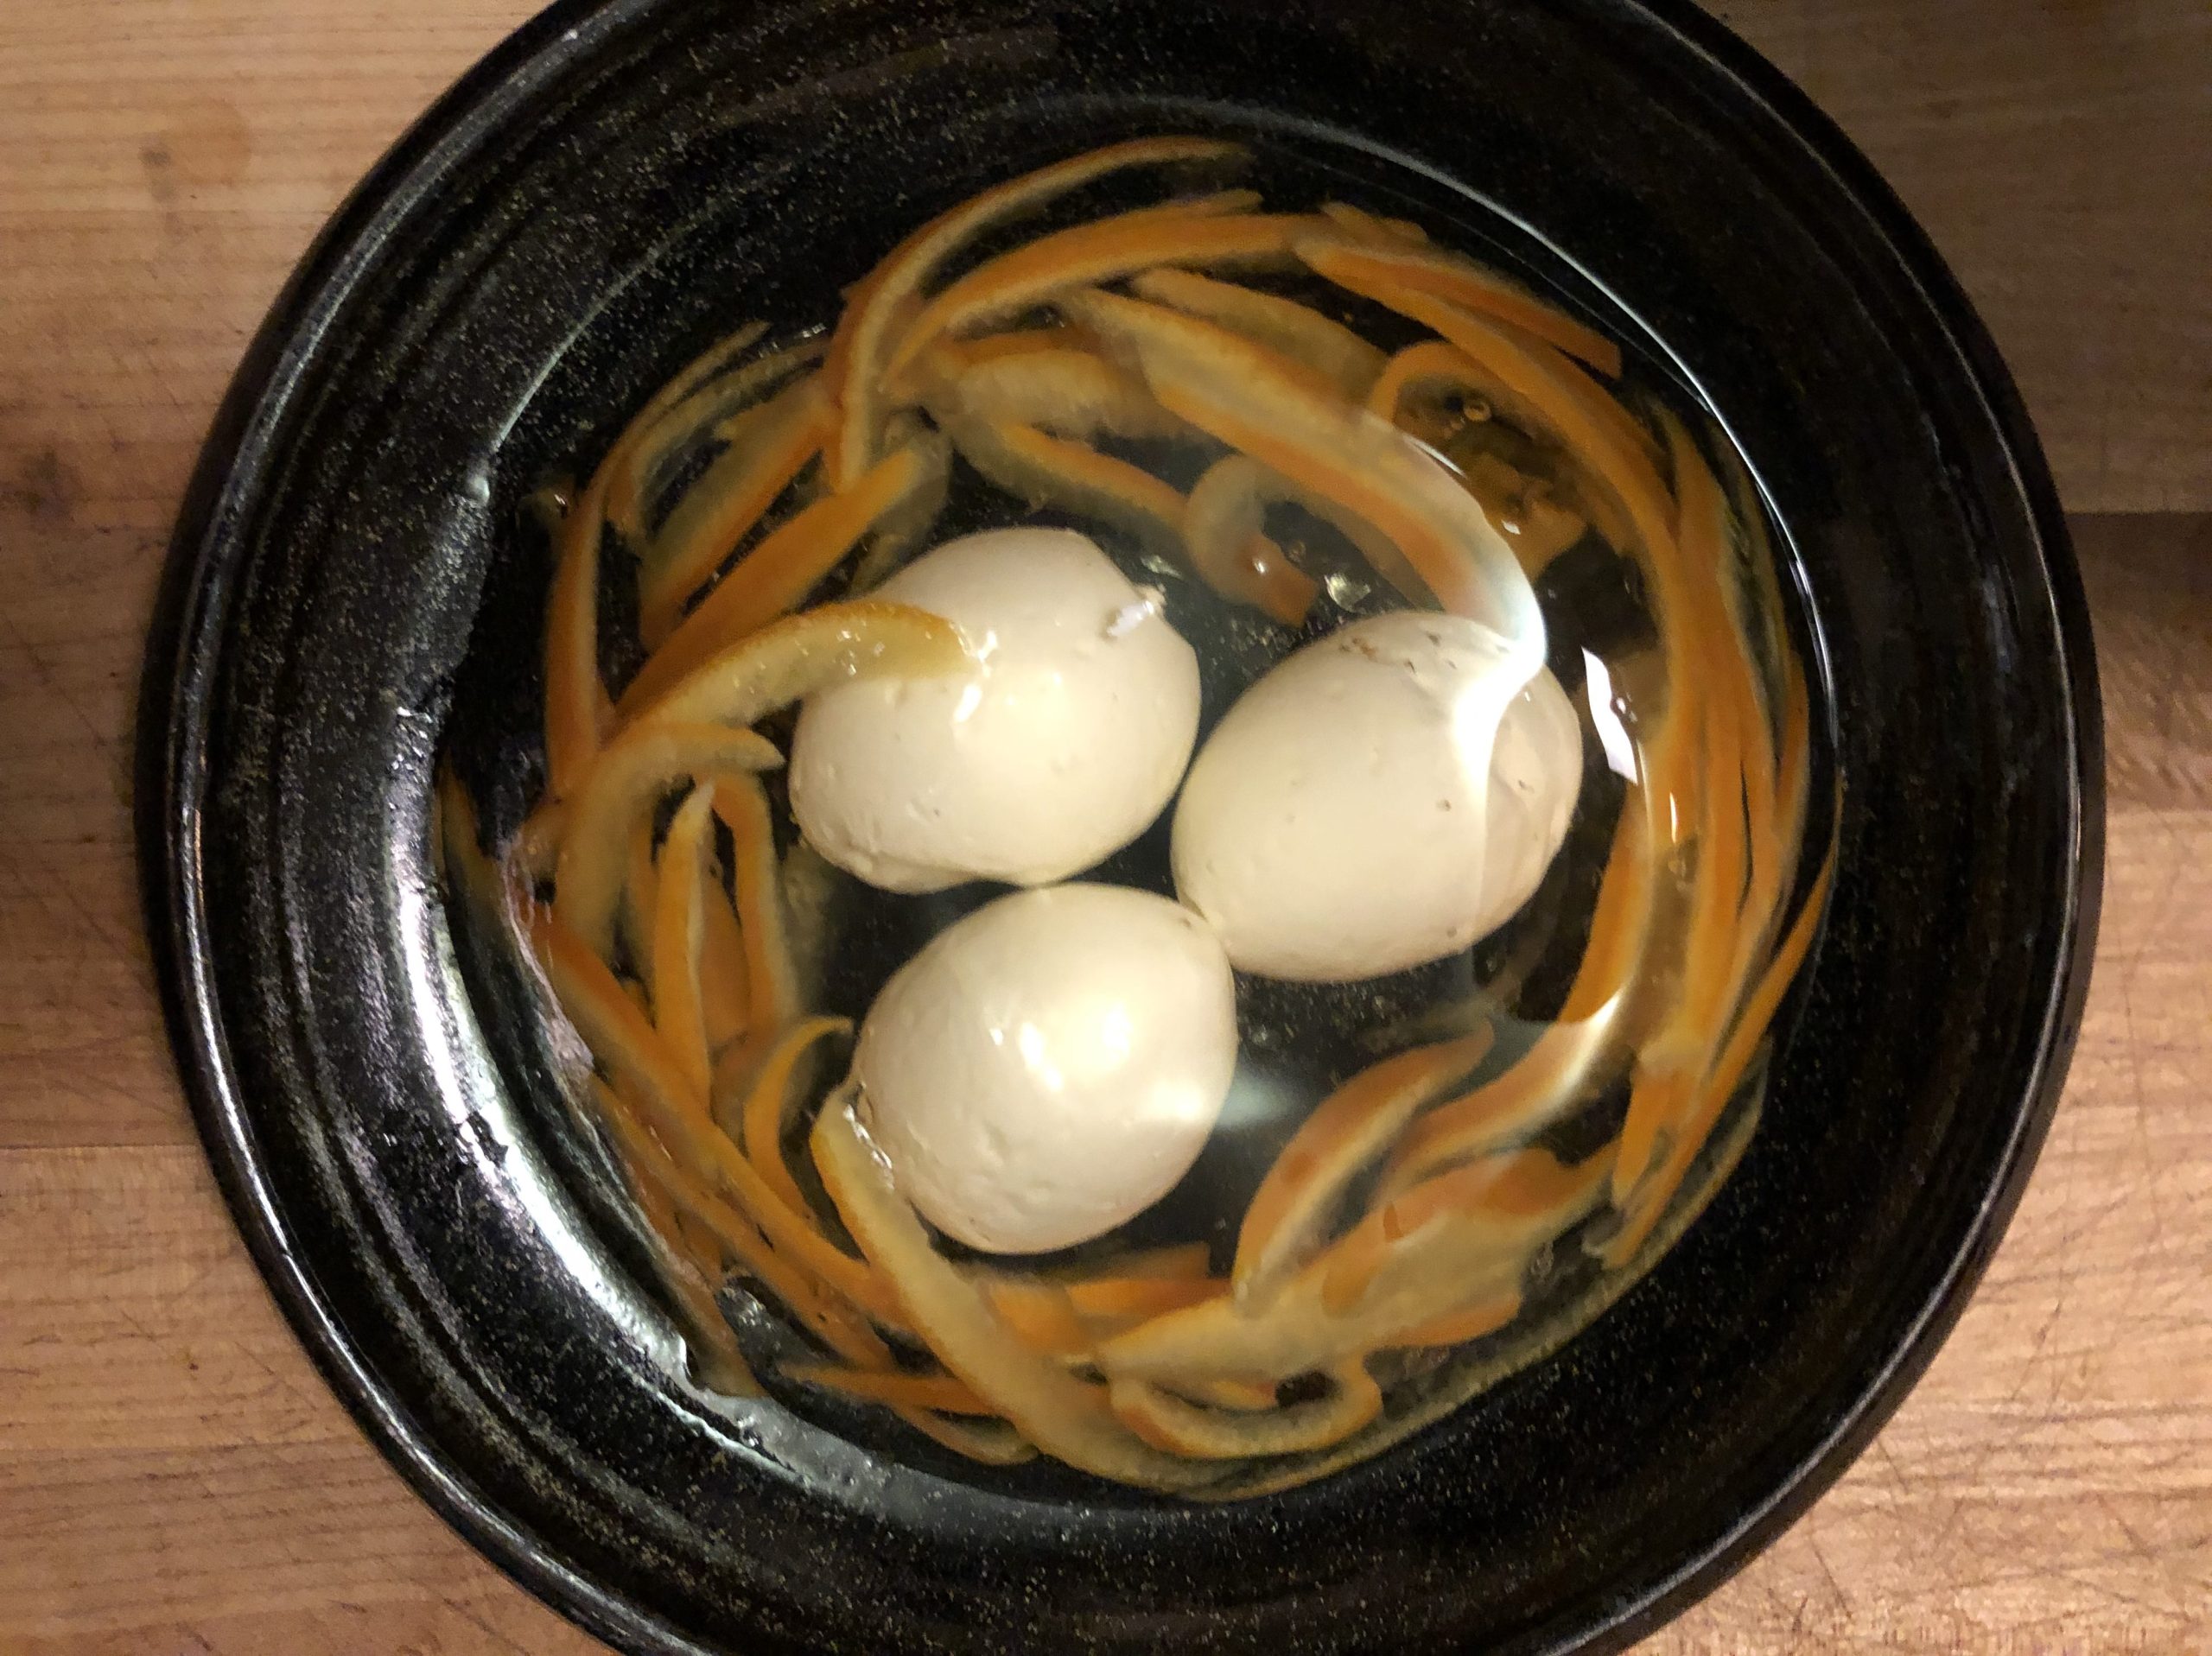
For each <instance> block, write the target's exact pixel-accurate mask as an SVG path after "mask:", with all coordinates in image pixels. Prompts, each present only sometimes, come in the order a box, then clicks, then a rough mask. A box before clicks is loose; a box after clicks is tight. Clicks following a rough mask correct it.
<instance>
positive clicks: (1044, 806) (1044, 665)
mask: <svg viewBox="0 0 2212 1656" xmlns="http://www.w3.org/2000/svg"><path fill="white" fill-rule="evenodd" d="M877 595H878V596H880V597H881V598H883V599H885V600H889V601H892V602H895V603H900V604H911V605H913V606H916V607H917V608H919V609H925V610H927V611H929V612H931V613H932V614H935V615H939V616H942V617H944V619H946V620H948V621H950V622H952V623H953V624H954V625H956V626H957V627H958V628H959V629H960V631H961V632H962V633H963V636H964V637H965V638H967V640H968V643H969V648H970V650H972V652H973V653H974V654H975V656H976V664H975V666H974V667H973V668H971V669H969V670H968V671H966V672H963V673H958V674H949V675H946V676H943V677H938V678H927V679H906V678H899V677H895V676H885V677H877V678H867V679H857V680H855V681H853V682H849V683H845V684H841V685H839V686H837V687H836V688H833V689H829V690H825V691H823V692H822V693H821V694H820V695H816V696H813V697H811V698H810V700H809V701H807V704H806V707H805V710H804V712H803V713H802V714H801V715H800V718H799V721H798V733H797V735H796V737H795V739H794V740H793V743H792V746H791V814H792V815H793V816H795V817H796V818H797V819H798V825H799V828H800V829H801V831H802V832H804V834H805V835H806V837H807V839H808V840H809V841H811V842H812V843H813V845H814V847H815V848H816V849H817V850H818V851H820V852H821V853H822V854H823V856H824V857H826V858H828V859H829V860H830V861H831V862H833V863H835V864H836V865H837V866H839V867H841V868H843V869H845V870H847V871H848V872H851V873H854V874H857V875H858V876H860V878H861V879H864V880H867V881H868V882H869V883H870V884H871V885H878V886H880V887H882V888H883V889H885V890H887V891H942V890H943V889H944V888H945V887H946V886H948V885H959V884H960V883H961V882H962V881H963V880H969V879H996V880H1005V881H1007V882H1008V883H1009V884H1012V885H1047V884H1050V883H1051V882H1052V881H1053V880H1057V879H1065V878H1066V877H1067V876H1069V875H1070V874H1073V873H1077V872H1081V871H1082V870H1084V869H1085V868H1089V867H1090V866H1092V865H1093V864H1095V863H1097V862H1099V861H1101V860H1103V859H1105V858H1106V857H1109V856H1110V855H1112V854H1113V853H1115V852H1116V851H1118V850H1120V849H1121V848H1122V847H1123V846H1125V845H1127V844H1128V842H1129V841H1131V840H1134V839H1135V838H1136V836H1137V835H1138V834H1141V833H1142V832H1143V831H1144V830H1145V828H1147V827H1148V826H1149V825H1150V824H1151V822H1153V820H1154V818H1155V817H1157V816H1158V815H1160V811H1161V809H1163V808H1164V807H1165V806H1166V803H1167V802H1168V800H1169V799H1170V798H1171V797H1172V796H1173V794H1174V792H1175V784H1176V783H1177V781H1178V780H1179V779H1180V777H1182V774H1183V768H1184V766H1185V765H1187V764H1188V763H1189V762H1190V758H1191V746H1192V742H1193V741H1194V740H1195V739H1196V738H1197V734H1198V657H1196V656H1195V655H1193V654H1192V650H1191V646H1190V645H1189V644H1186V643H1185V642H1184V640H1183V638H1182V636H1181V635H1180V634H1179V633H1178V632H1177V631H1175V629H1174V628H1173V627H1172V626H1170V625H1168V622H1167V618H1166V614H1165V612H1163V610H1162V608H1161V605H1160V595H1159V594H1158V593H1155V592H1153V591H1150V590H1149V589H1147V588H1142V587H1136V586H1135V585H1133V584H1131V582H1130V581H1129V580H1128V577H1127V576H1125V575H1124V574H1122V572H1121V571H1120V570H1119V569H1117V568H1115V567H1114V564H1113V563H1112V562H1111V561H1110V560H1109V559H1108V557H1107V556H1106V555H1105V554H1104V553H1103V552H1101V551H1100V550H1099V549H1098V548H1097V547H1096V545H1094V544H1093V543H1092V542H1090V539H1088V538H1087V537H1086V536H1082V535H1078V534H1076V533H1075V532H1073V531H1072V530H1053V529H1010V530H998V531H995V532H993V533H990V534H985V535H971V536H967V537H966V538H964V539H962V540H957V541H950V542H946V543H945V544H944V545H943V546H940V547H938V548H937V549H935V550H934V551H932V552H930V553H927V554H926V555H924V556H922V557H920V558H918V559H917V560H916V561H915V562H913V563H912V564H910V565H909V566H907V567H906V568H905V569H902V570H900V571H899V573H898V574H895V575H893V577H892V578H891V579H890V580H889V581H886V582H885V583H884V584H883V586H882V587H881V588H880V591H879V593H878V594H877Z"/></svg>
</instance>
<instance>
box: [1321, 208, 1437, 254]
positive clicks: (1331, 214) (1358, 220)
mask: <svg viewBox="0 0 2212 1656" xmlns="http://www.w3.org/2000/svg"><path fill="white" fill-rule="evenodd" d="M1320 213H1321V216H1322V217H1323V218H1324V219H1327V220H1328V221H1329V222H1330V223H1331V224H1332V225H1335V226H1336V227H1337V229H1338V231H1339V232H1342V233H1343V234H1344V235H1346V236H1348V237H1349V238H1351V239H1352V240H1353V241H1356V242H1357V243H1359V244H1362V245H1363V246H1377V247H1404V246H1408V245H1410V246H1414V247H1422V246H1426V245H1427V242H1428V232H1427V231H1426V230H1423V229H1422V228H1421V226H1420V225H1417V224H1415V223H1414V221H1413V220H1412V219H1385V218H1383V217H1382V216H1380V215H1379V214H1376V213H1370V212H1368V211H1367V210H1366V208H1364V207H1356V206H1352V205H1351V203H1350V202H1349V201H1324V202H1323V203H1321V206H1320Z"/></svg>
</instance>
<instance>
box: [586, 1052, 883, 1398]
mask: <svg viewBox="0 0 2212 1656" xmlns="http://www.w3.org/2000/svg"><path fill="white" fill-rule="evenodd" d="M594 1095H595V1096H596V1097H597V1099H598V1101H599V1106H600V1112H601V1120H602V1121H604V1122H605V1123H606V1125H607V1131H608V1134H609V1136H610V1137H612V1138H613V1140H614V1143H615V1146H616V1148H617V1149H618V1150H620V1152H621V1155H622V1159H623V1162H624V1164H625V1166H626V1168H627V1170H628V1171H629V1173H630V1175H631V1178H632V1183H633V1185H635V1187H636V1188H638V1189H640V1190H653V1191H656V1192H658V1194H659V1196H661V1197H662V1198H664V1200H665V1201H666V1202H669V1203H671V1204H672V1205H673V1207H674V1208H675V1209H676V1210H677V1212H678V1213H679V1214H680V1215H681V1216H682V1217H683V1218H685V1219H688V1220H690V1221H691V1222H692V1223H693V1224H694V1225H696V1226H697V1227H699V1228H703V1229H704V1230H705V1231H706V1232H707V1233H708V1234H709V1235H711V1236H712V1237H713V1238H714V1240H715V1243H716V1244H717V1245H718V1246H719V1247H720V1248H721V1251H722V1252H724V1253H727V1254H728V1257H729V1258H731V1259H734V1260H735V1261H736V1262H737V1265H738V1267H739V1269H741V1271H743V1272H746V1274H747V1275H748V1276H751V1277H753V1278H754V1279H755V1280H757V1281H758V1282H759V1283H760V1285H761V1286H762V1287H763V1288H765V1289H766V1291H768V1292H769V1293H771V1294H772V1295H774V1296H775V1298H776V1301H777V1303H778V1304H779V1305H781V1306H782V1307H783V1308H784V1310H786V1311H787V1312H789V1313H790V1314H791V1317H793V1318H794V1319H795V1320H796V1321H797V1322H798V1324H799V1326H800V1327H801V1328H803V1329H805V1330H806V1331H807V1332H808V1333H810V1334H811V1335H812V1336H814V1337H815V1338H816V1339H817V1340H819V1341H821V1342H822V1343H823V1344H824V1345H826V1346H827V1347H829V1349H830V1350H832V1351H834V1352H836V1354H837V1355H839V1356H841V1357H842V1358H844V1359H845V1360H846V1361H848V1362H850V1363H853V1364H855V1365H856V1366H858V1367H880V1366H882V1365H887V1364H888V1363H889V1362H890V1361H891V1352H890V1348H889V1347H887V1346H886V1345H885V1344H884V1343H883V1342H882V1340H880V1338H879V1337H877V1336H876V1334H875V1331H874V1329H871V1328H869V1326H868V1323H867V1321H866V1320H865V1319H864V1318H863V1317H861V1316H860V1315H859V1314H858V1313H857V1312H856V1311H855V1309H854V1308H853V1307H852V1306H851V1305H849V1304H846V1303H845V1302H844V1301H843V1300H842V1299H839V1298H836V1296H834V1295H831V1294H829V1293H826V1292H824V1291H823V1288H822V1286H821V1285H820V1284H818V1283H817V1281H816V1280H815V1279H814V1278H812V1277H810V1276H809V1275H808V1273H807V1272H805V1270H804V1269H803V1268H802V1267H801V1266H798V1265H797V1264H795V1263H793V1262H792V1261H791V1260H789V1259H785V1257H784V1256H783V1255H782V1254H781V1253H778V1252H777V1251H776V1250H775V1249H774V1248H772V1247H770V1246H769V1245H768V1243H767V1240H766V1239H765V1238H764V1237H763V1236H762V1235H761V1234H760V1230H759V1228H757V1227H756V1226H754V1225H753V1222H752V1221H750V1220H748V1219H747V1218H746V1217H745V1215H743V1214H741V1213H740V1212H739V1211H738V1210H737V1209H735V1208H734V1207H733V1206H731V1205H730V1203H729V1202H727V1201H725V1200H724V1199H723V1198H722V1197H721V1196H719V1195H717V1194H715V1191H714V1190H713V1189H711V1188H710V1187H709V1184H708V1183H707V1182H706V1180H705V1179H704V1177H702V1175H700V1174H698V1173H697V1172H696V1171H687V1170H686V1169H684V1168H683V1166H681V1165H680V1164H678V1163H677V1159H676V1158H675V1157H674V1156H672V1155H671V1153H670V1152H669V1151H668V1150H667V1149H665V1148H664V1146H663V1145H662V1143H661V1140H660V1139H659V1137H658V1135H657V1134H656V1133H654V1132H653V1131H652V1128H650V1127H649V1126H647V1125H646V1124H645V1117H644V1114H642V1113H641V1112H640V1111H639V1109H638V1108H637V1107H634V1106H633V1105H632V1103H631V1102H630V1101H629V1099H628V1098H627V1097H626V1094H625V1093H624V1091H623V1089H622V1088H620V1087H607V1086H601V1087H600V1088H596V1089H594ZM655 1216H656V1215H653V1214H652V1213H651V1212H650V1211H649V1212H648V1214H647V1218H648V1220H649V1221H651V1220H652V1219H653V1218H654V1217H655ZM658 1217H660V1218H662V1219H664V1220H668V1219H669V1215H668V1214H667V1213H666V1211H665V1210H663V1212H662V1213H661V1214H660V1215H658ZM656 1228H657V1230H658V1234H660V1236H661V1238H662V1240H663V1241H664V1243H665V1244H666V1245H667V1246H668V1247H670V1248H671V1251H672V1252H677V1253H686V1251H687V1250H688V1248H689V1245H688V1244H687V1243H686V1242H685V1241H684V1240H683V1237H682V1235H681V1234H680V1233H679V1232H678V1230H677V1228H675V1226H674V1223H673V1221H672V1220H670V1223H669V1228H666V1229H659V1228H658V1227H656ZM684 1298H685V1301H686V1310H687V1311H695V1312H696V1314H697V1315H698V1316H699V1317H700V1320H701V1322H702V1324H703V1323H706V1316H707V1305H706V1303H705V1302H702V1301H701V1300H700V1299H699V1298H698V1297H697V1296H696V1295H687V1296H685V1297H684ZM715 1318H716V1320H717V1321H721V1323H722V1326H723V1328H724V1329H725V1331H727V1330H728V1322H727V1320H726V1319H723V1318H721V1314H720V1309H719V1307H717V1308H716V1309H715ZM702 1338H704V1339H705V1340H706V1341H707V1342H708V1343H709V1346H710V1347H712V1348H720V1346H721V1341H720V1339H719V1338H718V1337H717V1336H715V1335H714V1334H713V1333H712V1332H711V1329H710V1328H709V1329H707V1330H706V1331H705V1332H704V1333H703V1334H702Z"/></svg>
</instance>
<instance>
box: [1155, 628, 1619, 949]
mask: <svg viewBox="0 0 2212 1656" xmlns="http://www.w3.org/2000/svg"><path fill="white" fill-rule="evenodd" d="M1581 783H1582V729H1581V724H1580V720H1579V719H1578V717H1577V715H1576V714H1575V711H1574V707H1573V704H1572V703H1571V702H1569V701H1567V695H1566V693H1565V692H1564V691H1563V690H1561V689H1560V686H1559V682H1558V681H1557V680H1556V679H1554V677H1553V676H1552V675H1551V674H1550V672H1549V671H1548V670H1545V669H1538V670H1537V672H1536V674H1535V676H1534V677H1533V678H1529V677H1527V676H1526V669H1525V668H1524V667H1522V666H1520V665H1519V664H1517V663H1516V657H1515V656H1514V654H1513V653H1512V652H1511V651H1510V650H1508V649H1506V648H1504V647H1503V646H1502V645H1501V644H1500V642H1499V640H1498V639H1497V635H1496V634H1494V633H1492V632H1491V631H1489V629H1487V628H1485V627H1484V626H1482V625H1479V624H1478V623H1476V622H1473V621H1469V620H1465V619H1461V618H1459V617H1456V616H1450V615H1440V614H1432V613H1426V612H1412V611H1402V612H1397V613H1395V614H1389V615H1379V616H1376V617H1373V618H1371V619H1367V620H1363V621H1356V622H1354V623H1352V624H1351V625H1348V626H1344V627H1341V628H1339V629H1338V631H1335V632H1332V633H1331V634H1330V635H1329V636H1328V637H1326V638H1322V639H1319V641H1317V642H1316V643H1313V644H1309V645H1307V646H1306V648H1305V649H1303V650H1300V651H1298V652H1297V653H1296V654H1295V655H1294V656H1292V657H1289V658H1288V659H1287V660H1286V661H1284V662H1283V663H1281V664H1280V665H1279V666H1277V667H1276V668H1275V669H1274V670H1273V671H1272V672H1269V673H1268V674H1267V675H1266V676H1264V677H1262V679H1260V680H1259V682H1257V683H1255V684H1254V685H1253V686H1252V687H1251V688H1249V690H1247V691H1246V692H1245V693H1244V695H1243V696H1242V697H1241V698H1240V699H1239V700H1238V701H1237V702H1236V705H1235V706H1234V707H1231V708H1230V710H1229V713H1228V714H1227V715H1226V716H1225V717H1224V719H1223V720H1222V721H1221V723H1220V725H1219V726H1217V727H1216V729H1215V730H1214V732H1213V733H1212V734H1211V736H1210V737H1209V738H1208V739H1207V741H1206V745H1205V748H1204V749H1203V750H1202V751H1201V752H1199V754H1198V760H1197V762H1196V763H1195V764H1194V765H1192V767H1191V773H1190V776H1189V778H1188V779H1187V780H1186V781H1185V784H1184V785H1183V796H1182V798H1181V800H1180V802H1179V803H1178V804H1177V806H1176V811H1175V824H1174V830H1173V834H1174V837H1173V862H1174V870H1175V885H1176V890H1177V891H1178V892H1179V894H1180V895H1181V897H1182V898H1183V900H1184V901H1185V903H1187V904H1190V905H1191V906H1192V908H1193V909H1194V910H1197V911H1198V913H1199V914H1201V915H1203V916H1204V917H1205V919H1206V922H1207V923H1208V924H1210V925H1211V926H1212V928H1213V929H1214V930H1215V932H1216V933H1217V934H1218V935H1219V936H1220V938H1221V940H1222V942H1223V944H1224V947H1225V948H1226V949H1227V950H1228V952H1229V958H1230V961H1232V962H1233V963H1234V964H1235V965H1236V968H1237V969H1238V970H1239V971H1244V972H1252V973H1256V974H1260V975H1262V976H1265V977H1274V978H1287V979H1291V980H1298V981H1304V982H1345V981H1351V980H1357V979H1362V978H1371V977H1379V976H1382V975H1383V974H1386V973H1390V972H1399V971H1403V970H1406V969H1407V968H1410V967H1415V966H1420V965H1422V964H1424V963H1425V962H1427V961H1433V960H1439V959H1441V958H1442V957H1443V956H1445V955H1451V954H1455V953H1457V952H1458V951H1459V950H1460V949H1465V948H1467V947H1468V946H1469V945H1471V944H1472V943H1474V942H1477V941H1478V940H1479V939H1480V938H1482V937H1484V936H1487V935H1489V934H1490V933H1491V932H1492V931H1495V930H1497V928H1498V927H1499V926H1501V925H1503V923H1505V922H1506V921H1507V920H1509V919H1510V918H1511V917H1512V916H1513V914H1514V911H1515V910H1517V909H1519V908H1520V907H1521V905H1522V904H1524V903H1526V902H1527V901H1528V900H1529V897H1530V896H1531V895H1532V894H1534V892H1535V889H1536V887H1537V886H1538V885H1541V883H1542V881H1543V877H1544V872H1545V871H1546V870H1547V869H1548V868H1549V867H1550V866H1551V863H1552V859H1553V858H1554V856H1556V855H1557V854H1558V852H1559V848H1560V845H1561V844H1562V843H1563V842H1564V841H1565V840H1566V838H1567V825H1568V823H1569V822H1571V821H1572V820H1573V815H1574V803H1575V799H1576V797H1577V796H1578V794H1579V793H1580V790H1581Z"/></svg>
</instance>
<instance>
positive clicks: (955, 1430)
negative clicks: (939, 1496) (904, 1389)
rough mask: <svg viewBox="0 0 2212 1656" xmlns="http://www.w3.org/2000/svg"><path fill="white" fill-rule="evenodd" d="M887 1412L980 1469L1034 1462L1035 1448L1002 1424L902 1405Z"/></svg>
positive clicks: (1025, 1438) (999, 1421) (993, 1420)
mask: <svg viewBox="0 0 2212 1656" xmlns="http://www.w3.org/2000/svg"><path fill="white" fill-rule="evenodd" d="M891 1412H892V1413H893V1414H895V1415H897V1416H898V1417H899V1418H900V1419H901V1420H903V1421H905V1422H906V1424H908V1425H910V1426H912V1428H913V1429H914V1430H915V1431H918V1432H920V1433H921V1434H922V1436H924V1437H927V1438H929V1439H931V1441H932V1442H934V1443H941V1444H943V1445H944V1447H945V1448H946V1449H949V1450H951V1451H952V1452H953V1453H954V1454H956V1455H964V1456H967V1458H968V1459H969V1460H971V1461H974V1462H976V1463H977V1464H979V1465H982V1466H1020V1465H1022V1464H1024V1463H1025V1462H1029V1461H1033V1460H1035V1459H1036V1458H1037V1446H1036V1445H1035V1444H1034V1443H1031V1442H1030V1441H1029V1440H1028V1439H1027V1437H1023V1436H1022V1435H1021V1434H1020V1432H1018V1431H1015V1430H1014V1428H1013V1427H1012V1426H1010V1425H1008V1424H1007V1423H1006V1422H1005V1421H1003V1420H998V1419H989V1420H978V1419H963V1418H957V1417H954V1416H950V1415H942V1414H936V1413H933V1412H931V1411H930V1410H927V1409H915V1408H909V1407H907V1406H906V1405H903V1404H897V1405H893V1406H892V1410H891Z"/></svg>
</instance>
